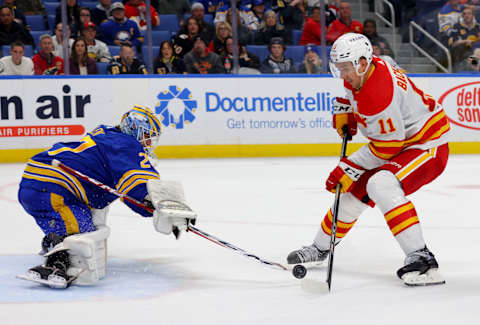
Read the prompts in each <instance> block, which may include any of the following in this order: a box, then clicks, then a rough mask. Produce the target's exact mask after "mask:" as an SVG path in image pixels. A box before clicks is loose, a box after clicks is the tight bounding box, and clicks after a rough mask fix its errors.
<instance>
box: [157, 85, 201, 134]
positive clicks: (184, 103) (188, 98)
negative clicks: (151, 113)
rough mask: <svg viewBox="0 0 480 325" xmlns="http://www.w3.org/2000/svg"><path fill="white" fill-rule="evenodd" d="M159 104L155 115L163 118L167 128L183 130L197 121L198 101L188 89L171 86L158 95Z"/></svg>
mask: <svg viewBox="0 0 480 325" xmlns="http://www.w3.org/2000/svg"><path fill="white" fill-rule="evenodd" d="M157 99H158V102H157V104H156V105H155V113H156V114H157V115H159V116H161V120H162V124H163V125H164V126H165V127H169V126H170V127H173V128H175V129H183V128H184V127H185V125H186V124H189V123H192V122H193V121H194V120H195V115H194V113H195V111H196V110H197V107H198V104H197V101H196V100H194V99H192V93H191V92H190V90H188V88H184V89H182V88H180V87H177V86H170V87H168V89H167V90H164V91H162V92H160V93H159V94H158V95H157Z"/></svg>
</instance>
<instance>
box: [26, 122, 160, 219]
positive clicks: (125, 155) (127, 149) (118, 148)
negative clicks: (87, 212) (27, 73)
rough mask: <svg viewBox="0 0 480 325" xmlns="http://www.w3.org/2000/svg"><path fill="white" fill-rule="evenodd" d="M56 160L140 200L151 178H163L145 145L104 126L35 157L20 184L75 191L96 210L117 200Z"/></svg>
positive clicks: (41, 188) (28, 165)
mask: <svg viewBox="0 0 480 325" xmlns="http://www.w3.org/2000/svg"><path fill="white" fill-rule="evenodd" d="M53 159H57V160H59V161H60V162H62V163H63V164H65V165H67V166H69V167H71V168H73V169H75V170H77V171H79V172H81V173H82V174H85V175H87V176H89V177H90V178H94V179H96V180H98V181H100V182H101V183H103V184H105V185H108V186H110V187H112V188H115V189H116V190H117V191H119V192H120V193H122V194H125V195H128V196H130V197H132V198H134V199H136V200H139V201H143V200H144V198H145V196H146V195H147V194H148V192H147V186H146V185H147V184H146V183H147V181H148V180H149V179H158V178H160V176H159V174H158V173H157V171H156V170H155V168H153V166H152V165H151V164H150V161H149V159H148V155H147V153H146V152H145V151H144V149H143V147H142V145H141V144H140V143H139V142H138V141H137V140H136V139H135V138H134V137H133V136H131V135H128V134H124V133H122V132H121V131H120V130H119V129H117V128H113V127H107V126H104V125H101V126H99V127H98V128H96V129H95V130H93V131H92V132H90V133H87V135H86V136H85V137H83V138H82V139H81V140H80V141H79V142H68V143H62V142H59V143H56V144H55V145H53V147H51V148H50V149H48V150H46V151H43V152H41V153H39V154H37V155H35V156H34V157H32V158H31V159H30V160H29V161H28V163H27V167H26V169H25V171H24V173H23V178H22V181H21V183H20V187H25V188H32V189H36V190H39V191H42V192H52V193H56V194H59V195H71V194H73V195H74V196H76V197H77V198H78V199H79V200H81V201H82V202H84V203H85V204H86V205H87V206H88V207H90V208H95V209H102V208H104V207H106V206H107V205H108V204H110V203H111V202H112V201H114V200H115V199H117V196H115V195H113V194H111V193H109V192H107V191H105V190H103V189H101V188H99V187H97V186H95V185H93V184H90V183H88V182H86V181H84V180H82V179H80V178H78V177H75V176H74V175H72V174H70V173H68V172H66V171H64V170H62V169H61V168H60V167H54V166H52V160H53ZM67 192H68V193H67ZM125 203H126V204H127V205H128V206H129V207H130V208H131V209H132V210H134V211H135V212H137V213H139V214H141V215H142V216H147V217H148V216H151V213H149V212H147V211H145V210H144V209H142V208H140V207H137V206H135V205H133V204H131V203H129V202H125Z"/></svg>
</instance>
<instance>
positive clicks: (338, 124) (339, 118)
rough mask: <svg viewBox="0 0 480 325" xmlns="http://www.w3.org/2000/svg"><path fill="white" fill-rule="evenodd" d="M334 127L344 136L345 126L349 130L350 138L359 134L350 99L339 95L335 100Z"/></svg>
mask: <svg viewBox="0 0 480 325" xmlns="http://www.w3.org/2000/svg"><path fill="white" fill-rule="evenodd" d="M333 127H334V128H336V129H337V133H338V134H339V135H340V136H341V137H342V138H343V136H344V134H345V132H344V130H345V127H346V128H347V130H348V136H349V140H350V139H351V138H352V136H354V135H355V134H357V121H356V120H355V116H354V115H353V108H352V105H351V104H350V101H349V100H348V99H345V98H341V97H337V98H335V100H334V102H333Z"/></svg>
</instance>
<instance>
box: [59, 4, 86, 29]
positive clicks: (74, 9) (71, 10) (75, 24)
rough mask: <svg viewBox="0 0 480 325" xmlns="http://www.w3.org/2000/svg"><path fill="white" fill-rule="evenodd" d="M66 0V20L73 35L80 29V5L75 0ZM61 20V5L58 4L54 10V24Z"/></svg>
mask: <svg viewBox="0 0 480 325" xmlns="http://www.w3.org/2000/svg"><path fill="white" fill-rule="evenodd" d="M66 1H67V21H68V25H69V26H70V30H71V31H72V34H73V35H77V32H78V30H79V29H80V26H81V24H80V7H79V5H78V4H77V0H66ZM60 22H62V6H61V5H58V7H57V9H56V10H55V25H57V24H58V23H60Z"/></svg>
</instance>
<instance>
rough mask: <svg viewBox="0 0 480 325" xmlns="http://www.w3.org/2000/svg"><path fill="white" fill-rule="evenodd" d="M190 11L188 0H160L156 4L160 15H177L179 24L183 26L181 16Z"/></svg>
mask: <svg viewBox="0 0 480 325" xmlns="http://www.w3.org/2000/svg"><path fill="white" fill-rule="evenodd" d="M202 7H203V6H202ZM190 11H191V7H190V0H160V2H159V5H158V13H159V14H160V15H177V17H178V23H179V25H180V26H183V23H184V19H183V17H184V16H185V14H186V13H189V12H190Z"/></svg>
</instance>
